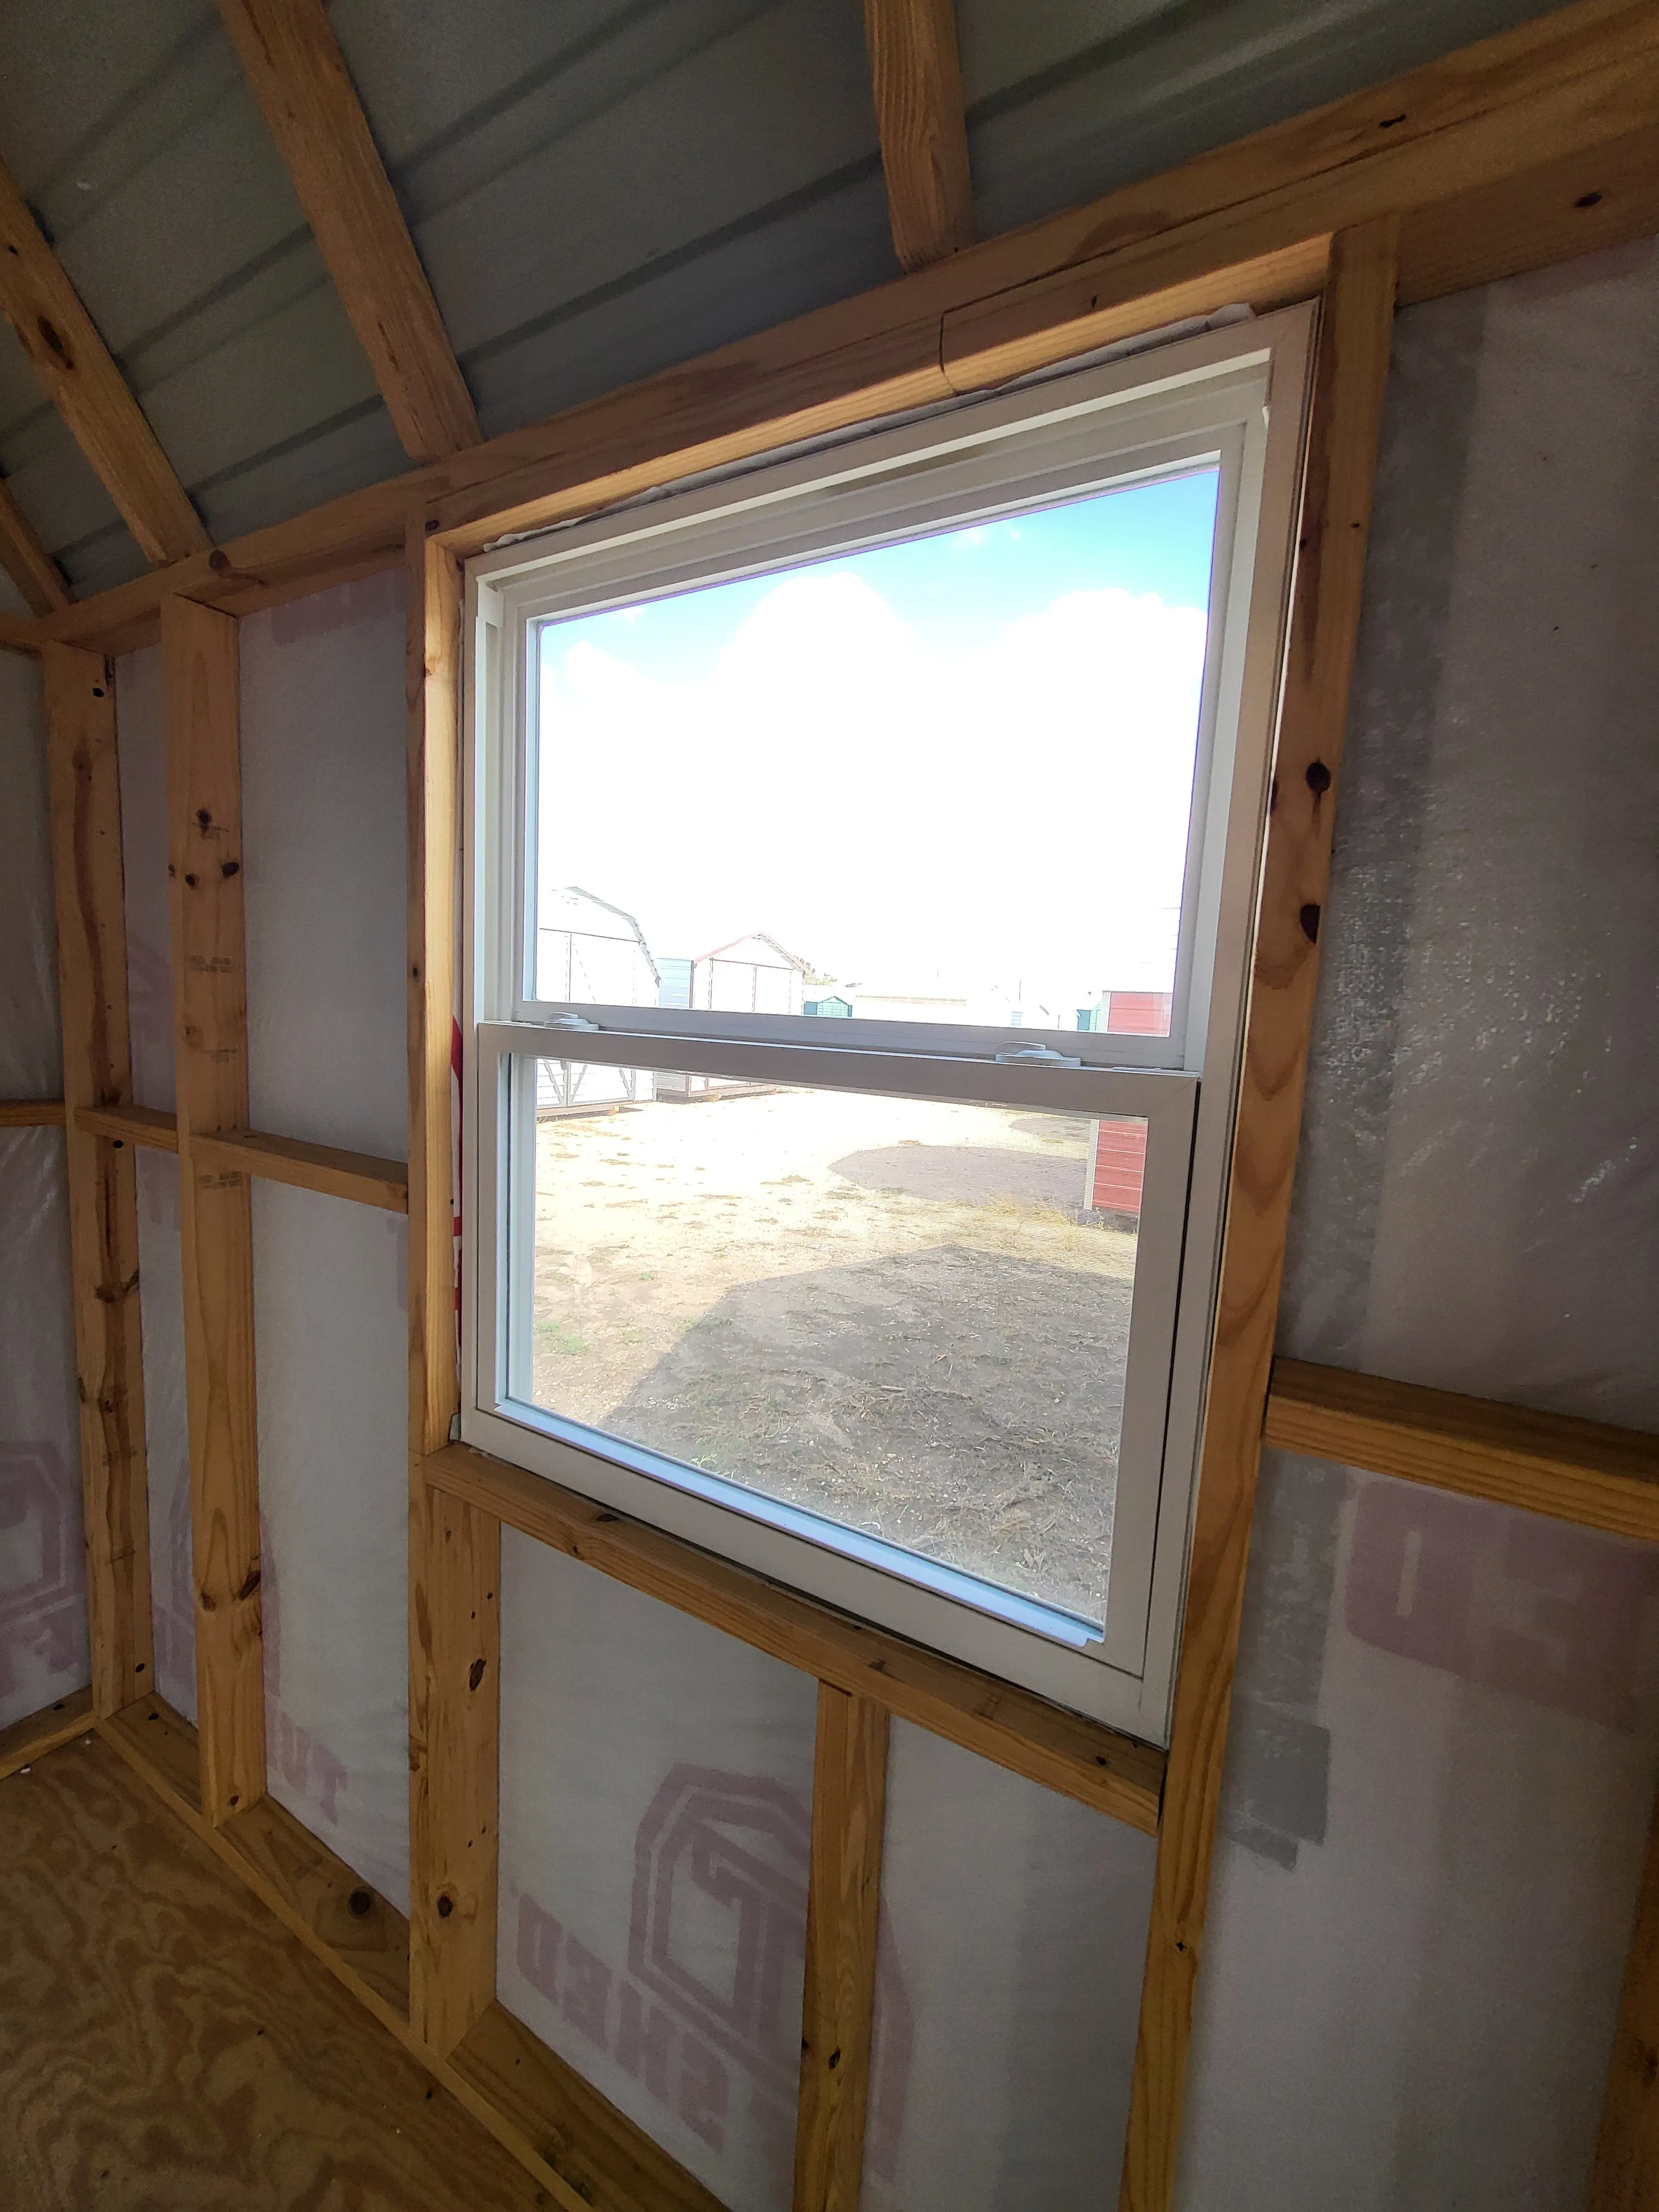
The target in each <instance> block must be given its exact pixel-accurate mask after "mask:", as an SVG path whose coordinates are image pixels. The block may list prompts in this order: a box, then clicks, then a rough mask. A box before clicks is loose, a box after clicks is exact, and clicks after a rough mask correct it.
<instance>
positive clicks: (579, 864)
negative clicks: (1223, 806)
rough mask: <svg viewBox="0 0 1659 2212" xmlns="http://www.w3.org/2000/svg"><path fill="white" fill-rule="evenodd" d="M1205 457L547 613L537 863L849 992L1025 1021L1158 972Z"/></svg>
mask: <svg viewBox="0 0 1659 2212" xmlns="http://www.w3.org/2000/svg"><path fill="white" fill-rule="evenodd" d="M1216 489H1217V477H1216V473H1215V471H1213V470H1207V469H1206V470H1200V471H1193V472H1192V473H1191V474H1189V475H1187V476H1184V477H1174V478H1166V479H1164V480H1163V481H1161V482H1158V483H1152V484H1145V485H1139V486H1135V487H1133V488H1131V489H1124V490H1121V491H1115V492H1110V493H1105V494H1101V495H1095V496H1093V497H1091V498H1088V499H1083V500H1077V501H1072V502H1071V503H1069V504H1068V505H1066V506H1062V507H1051V508H1048V509H1044V510H1041V511H1039V512H1036V513H1026V514H1021V515H1018V516H1012V517H1007V518H1004V519H1002V520H997V521H994V522H991V523H988V524H981V525H977V526H972V527H970V528H967V529H963V530H957V531H952V532H944V533H940V534H939V535H937V536H934V537H932V538H918V539H915V540H912V541H910V542H908V543H907V544H898V545H889V546H883V547H879V548H877V549H875V550H871V551H867V552H863V553H856V554H851V555H848V556H842V557H838V558H836V559H833V560H829V561H823V562H811V563H807V564H804V565H801V566H798V567H795V568H789V569H785V570H779V571H774V572H773V573H771V574H768V575H765V576H759V577H753V578H749V579H745V580H743V581H741V582H737V583H728V584H721V585H716V586H710V587H709V588H708V589H707V590H703V591H698V592H682V593H680V594H679V595H678V596H677V597H675V598H671V599H661V600H657V601H654V602H650V603H647V604H645V605H640V606H634V607H629V608H623V609H617V610H614V611H611V612H609V613H605V614H596V615H587V616H581V617H575V618H574V619H572V620H569V621H566V622H561V623H550V624H548V625H547V627H546V628H545V629H544V632H543V637H542V682H541V697H540V718H539V738H538V742H539V744H540V748H541V774H540V787H541V811H540V820H539V824H538V838H539V853H538V866H537V874H538V880H539V882H540V884H542V885H543V886H544V888H545V889H547V890H552V889H553V888H555V887H556V886H559V885H563V884H580V885H581V886H582V887H583V888H584V889H585V890H589V891H591V892H593V893H594V894H596V895H597V896H599V897H600V898H602V899H605V900H608V901H611V902H613V903H614V904H616V905H617V906H619V907H622V908H624V909H625V910H626V911H628V912H629V913H630V914H633V915H635V916H636V917H637V918H638V920H639V921H640V923H641V927H642V929H643V930H644V933H645V935H646V938H647V943H648V944H649V945H650V946H651V948H652V951H653V953H655V954H657V955H659V956H667V957H690V956H694V955H696V954H698V953H700V952H702V951H707V950H708V949H710V948H711V947H713V946H715V945H720V944H723V943H726V942H728V941H730V940H731V939H734V938H737V937H739V936H742V935H746V934H747V933H750V932H752V931H763V932H766V933H768V934H769V935H771V936H773V937H775V938H776V939H778V940H779V941H780V942H781V943H782V944H784V945H787V946H789V947H790V948H791V949H792V950H793V951H796V952H798V953H799V954H800V955H801V956H802V957H804V958H805V959H806V960H808V961H809V962H810V963H811V965H812V966H813V968H814V969H817V971H818V972H819V973H821V974H824V975H832V976H835V977H837V978H841V979H844V980H847V981H854V982H857V983H860V984H861V985H862V986H863V987H864V988H865V989H866V992H868V993H870V994H879V993H881V992H882V991H884V990H885V991H890V992H891V993H894V994H903V993H913V994H918V995H921V994H933V993H940V992H944V993H952V992H954V993H957V994H962V996H963V999H964V1000H966V1001H971V1003H972V1005H973V1006H975V1007H981V1006H982V1007H985V1008H987V1009H990V1008H992V1007H994V1006H1003V1007H1005V1008H1006V1006H1010V1005H1018V1006H1021V1007H1023V1008H1027V1009H1029V1010H1030V1011H1029V1012H1026V1013H1025V1014H1024V1017H1023V1018H1024V1019H1025V1020H1026V1021H1027V1022H1028V1024H1030V1025H1032V1026H1036V1025H1038V1024H1039V1023H1042V1025H1045V1026H1046V1025H1047V1024H1046V1022H1044V1021H1043V1018H1042V1015H1041V1013H1040V1012H1039V1011H1038V1010H1039V1009H1040V1008H1041V1007H1045V1006H1046V1007H1048V1008H1051V1009H1062V1010H1069V1011H1066V1012H1065V1019H1066V1021H1067V1022H1069V1021H1070V1020H1071V1019H1073V1017H1074V1012H1075V1008H1076V1007H1077V1006H1083V1005H1085V1004H1088V1003H1091V1002H1092V1000H1093V999H1094V996H1095V994H1097V993H1098V992H1100V991H1102V990H1111V989H1130V990H1147V989H1152V990H1159V989H1167V988H1168V987H1169V986H1170V981H1171V979H1172V975H1173V968H1174V959H1175V948H1176V924H1177V920H1178V915H1179V909H1180V902H1181V887H1182V873H1183V869H1184V863H1185V853H1186V844H1187V832H1188V818H1189V815H1190V808H1191V794H1192V778H1193V763H1194V744H1195V739H1196V733H1197V728H1198V719H1199V707H1200V694H1201V683H1202V674H1203V664H1204V649H1205V633H1206V610H1207V602H1208V597H1209V574H1210V559H1211V548H1212V539H1213V535H1214V519H1215V503H1216ZM957 1018H963V1017H961V1016H958V1017H957ZM967 1018H969V1019H975V1020H977V1019H986V1020H990V1019H994V1018H996V1019H1001V1018H1006V1015H995V1014H994V1013H993V1012H988V1011H987V1012H983V1013H981V1012H972V1013H970V1014H969V1016H968V1017H967Z"/></svg>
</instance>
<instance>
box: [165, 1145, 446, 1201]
mask: <svg viewBox="0 0 1659 2212" xmlns="http://www.w3.org/2000/svg"><path fill="white" fill-rule="evenodd" d="M190 1149H191V1158H192V1159H194V1160H195V1161H196V1162H197V1164H199V1165H202V1166H205V1167H218V1168H226V1169H229V1170H240V1172H241V1173H242V1174H244V1175H252V1176H261V1177H263V1179H264V1181H265V1182H285V1183H289V1184H291V1185H292V1187H293V1188H295V1190H316V1191H321V1192H322V1193H323V1194H324V1195H325V1197H328V1198H349V1199H350V1200H353V1201H354V1202H355V1203H356V1204H357V1205H359V1206H382V1207H384V1208H385V1210H386V1212H388V1213H405V1212H408V1210H409V1170H408V1169H407V1168H406V1167H405V1166H404V1163H403V1162H402V1161H401V1160H383V1159H379V1158H376V1157H375V1155H374V1153H372V1152H342V1151H340V1150H339V1149H338V1147H337V1146H333V1145H309V1144H306V1143H304V1142H302V1141H301V1139H299V1138H297V1137H272V1136H268V1135H267V1134H266V1133H265V1132H264V1130H261V1129H218V1130H216V1131H215V1132H214V1133H213V1134H212V1135H210V1136H198V1137H192V1138H191V1148H190Z"/></svg>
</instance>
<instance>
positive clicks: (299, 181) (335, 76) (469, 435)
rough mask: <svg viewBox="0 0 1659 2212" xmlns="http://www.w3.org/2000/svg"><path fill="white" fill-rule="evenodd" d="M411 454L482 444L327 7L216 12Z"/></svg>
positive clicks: (236, 3)
mask: <svg viewBox="0 0 1659 2212" xmlns="http://www.w3.org/2000/svg"><path fill="white" fill-rule="evenodd" d="M219 13H220V14H221V15H222V16H223V17H224V20H225V27H226V29H227V30H228V32H229V33H230V35H231V38H232V40H233V41H234V45H235V47H236V52H237V54H238V56H239V58H240V61H241V64H242V68H243V70H244V72H245V73H246V77H247V81H248V82H249V84H250V85H251V86H252V88H253V94H254V97H255V98H256V99H257V100H258V103H259V105H260V106H261V107H262V108H263V109H264V118H265V121H266V123H267V124H268V125H270V135H271V137H273V138H274V139H275V140H276V150H277V152H278V153H279V154H280V155H282V157H283V164H284V166H285V167H286V168H287V170H288V173H289V176H290V177H291V178H292V179H293V180H294V189H295V191H296V192H297V193H298V194H299V197H300V204H301V207H302V208H303V209H304V210H305V212H306V220H307V222H309V223H310V225H311V228H312V230H313V233H314V234H315V236H316V240H317V243H318V246H319V247H320V248H321V251H322V256H323V259H324V260H325V262H326V263H327V264H328V272H329V275H330V276H331V277H332V278H333V279H334V288H335V289H336V291H337V292H338V294H339V295H340V301H341V305H342V306H343V307H344V309H345V311H346V313H347V314H348V316H349V318H350V320H351V327H352V329H353V330H354V331H356V333H357V338H358V342H359V343H360V344H361V345H362V349H363V351H364V352H365V353H366V354H367V355H368V363H369V367H370V368H371V369H372V370H373V371H374V381H375V383H376V384H377V385H378V386H380V397H381V398H383V399H384V400H385V402H386V411H387V412H388V413H389V414H390V416H391V417H392V424H393V427H394V428H396V430H397V433H398V437H399V438H400V439H401V440H402V441H403V447H404V452H405V453H408V454H409V455H410V458H411V459H414V460H417V461H426V460H434V459H437V458H438V457H439V456H440V455H441V454H444V453H458V452H459V450H460V449H461V448H462V447H465V446H476V445H477V444H479V443H480V442H481V441H482V440H483V431H482V430H481V429H480V428H479V427H478V416H477V410H476V409H475V408H474V406H473V404H472V397H471V393H470V392H468V390H467V388H466V383H465V379H464V378H463V377H462V374H461V372H460V367H459V363H458V362H457V361H456V359H455V355H454V351H453V348H452V347H451V345H450V343H449V339H448V337H447V334H446V332H445V331H444V326H443V319H442V317H441V315H440V314H439V313H438V303H437V301H435V299H434V298H433V296H432V287H431V285H430V284H429V283H428V281H427V276H426V271H425V270H423V269H422V266H421V264H420V258H419V256H418V255H417V254H416V251H415V242H414V240H412V239H411V238H410V234H409V229H408V226H407V225H406V224H405V223H404V218H403V214H402V211H401V210H400V209H399V208H398V202H397V198H396V196H395V195H394V194H393V192H392V185H391V182H390V179H388V178H387V176H386V168H385V166H384V164H383V163H382V161H381V160H380V154H379V152H378V150H377V149H376V147H375V144H374V139H373V137H371V136H370V133H369V128H368V118H367V117H366V116H365V115H364V113H363V109H362V101H361V100H359V99H358V97H357V93H356V87H355V86H354V85H353V83H352V82H351V78H350V76H349V72H348V71H347V69H346V64H345V57H344V55H343V53H342V52H340V42H339V40H337V38H336V37H335V35H334V30H333V27H332V25H331V23H330V21H329V20H328V16H327V15H326V14H325V11H324V9H323V4H322V0H219Z"/></svg>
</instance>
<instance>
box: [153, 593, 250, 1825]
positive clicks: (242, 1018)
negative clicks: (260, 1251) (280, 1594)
mask: <svg viewBox="0 0 1659 2212" xmlns="http://www.w3.org/2000/svg"><path fill="white" fill-rule="evenodd" d="M161 645H162V651H163V654H164V658H165V662H166V670H167V817H168V824H169V833H170V834H169V861H168V873H169V874H170V876H171V877H172V879H173V880H172V886H171V890H172V906H173V1054H174V1066H175V1071H176V1083H177V1090H178V1099H179V1108H178V1134H179V1160H180V1164H181V1167H182V1170H183V1172H182V1173H181V1174H180V1176H179V1233H180V1237H181V1239H182V1243H183V1257H184V1291H185V1397H186V1399H187V1401H188V1405H189V1417H190V1490H191V1543H192V1550H193V1560H194V1571H195V1577H196V1686H197V1707H198V1711H199V1715H200V1729H201V1760H202V1806H203V1810H204V1814H205V1815H206V1817H207V1819H208V1820H209V1821H210V1823H212V1824H213V1825H215V1826H216V1825H218V1823H220V1822H221V1821H223V1820H228V1818H229V1817H230V1815H231V1814H233V1813H234V1812H237V1811H239V1810H246V1808H247V1807H249V1806H250V1805H252V1804H254V1803H255V1802H257V1801H258V1799H259V1798H260V1797H261V1796H263V1795H264V1786H265V1717H264V1647H263V1641H262V1638H261V1634H260V1625H259V1474H258V1426H257V1422H256V1419H255V1409H254V1353H253V1224H252V1207H251V1204H250V1198H249V1191H248V1179H247V1176H246V1174H242V1173H240V1172H236V1171H234V1170H227V1169H225V1168H222V1167H219V1166H216V1165H210V1164H206V1163H205V1162H202V1161H198V1160H197V1159H196V1158H194V1157H193V1153H192V1149H191V1146H192V1139H193V1138H194V1135H195V1133H196V1132H197V1130H204V1131H209V1132H210V1131H213V1130H216V1129H222V1128H235V1127H239V1126H240V1125H241V1124H242V1123H244V1122H245V1121H246V1119H247V984H246V969H245V961H244V946H243V929H242V799H241V754H240V701H239V696H238V692H239V675H238V659H237V641H236V624H235V623H234V621H233V620H232V618H231V617H229V616H228V615H224V614H220V613H218V612H216V611H215V610H214V609H213V608H211V607H203V606H197V605H195V604H194V603H193V602H191V600H189V599H169V600H168V601H167V605H166V606H165V607H164V608H163V609H162V613H161Z"/></svg>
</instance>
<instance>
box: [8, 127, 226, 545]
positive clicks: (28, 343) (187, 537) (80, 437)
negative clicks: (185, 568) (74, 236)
mask: <svg viewBox="0 0 1659 2212" xmlns="http://www.w3.org/2000/svg"><path fill="white" fill-rule="evenodd" d="M0 313H3V315H4V316H5V318H6V319H7V321H8V322H9V323H10V325H11V326H12V328H13V329H14V330H15V331H16V333H17V335H18V337H20V338H21V340H22V343H23V350H24V352H25V353H26V354H27V356H28V357H29V359H30V361H31V362H33V365H34V368H35V373H36V374H37V375H38V376H39V377H40V381H41V383H42V384H43V385H44V386H46V392H47V396H48V397H49V398H51V400H52V404H53V405H54V406H55V407H56V408H57V410H58V413H59V414H60V415H61V416H63V418H64V422H66V423H67V424H68V426H69V430H70V435H71V437H73V439H74V440H75V442H76V445H77V446H79V447H80V448H81V451H82V453H84V454H85V455H86V457H87V459H88V460H89V461H90V462H91V463H92V465H93V467H94V470H95V471H97V473H98V476H99V477H100V480H101V481H102V483H103V485H104V489H106V491H107V492H108V494H109V495H110V497H111V498H112V500H113V501H115V504H116V506H117V507H119V508H120V510H121V513H122V514H123V516H124V517H125V520H126V525H127V527H128V529H130V530H131V532H132V534H133V536H134V537H135V538H137V540H138V543H139V545H140V547H141V548H142V549H143V555H144V558H145V559H146V560H147V561H149V562H153V563H160V562H164V561H177V560H179V559H180V558H181V557H182V556H184V555H185V554H187V553H197V552H204V551H205V550H206V549H207V546H208V544H209V543H210V540H209V538H208V534H207V532H206V531H205V529H204V527H203V526H202V519H201V517H200V516H199V515H198V514H197V512H196V510H195V508H194V507H192V506H191V503H190V501H189V499H188V497H187V496H186V495H185V488H184V486H183V485H182V484H181V483H179V478H178V477H177V476H176V475H175V473H174V471H173V464H172V462H171V461H170V460H168V459H167V455H166V454H165V453H163V452H162V451H161V443H160V441H159V440H158V439H157V437H156V435H155V432H154V430H152V429H151V428H150V427H149V423H148V422H146V421H145V419H144V416H143V410H142V409H141V408H140V407H139V404H138V402H137V400H136V399H135V398H133V396H132V394H131V392H130V391H129V390H128V389H127V386H126V385H125V381H124V380H123V379H122V375H121V372H120V370H119V369H118V368H117V367H116V366H115V363H114V361H113V360H112V358H111V356H110V351H109V348H108V347H107V346H106V344H105V343H104V341H103V340H102V338H100V337H99V335H98V332H97V331H96V330H95V328H94V325H93V321H92V318H91V316H90V315H88V313H87V311H86V309H85V308H84V307H82V304H81V299H80V295H79V294H78V293H77V292H76V289H75V287H74V285H73V284H71V283H70V280H69V276H68V275H67V273H66V272H65V270H64V264H62V262H61V261H59V260H58V256H57V255H56V254H55V253H54V252H52V248H51V246H48V245H47V243H46V239H45V237H44V235H43V234H42V233H41V229H40V225H39V223H37V222H35V220H34V217H33V216H32V215H31V214H30V213H29V210H28V207H27V203H26V202H25V200H24V198H23V195H22V194H21V192H20V191H18V189H17V186H16V185H15V183H14V182H13V180H12V178H11V175H10V173H9V171H8V170H7V169H6V168H5V167H3V165H0Z"/></svg>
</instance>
